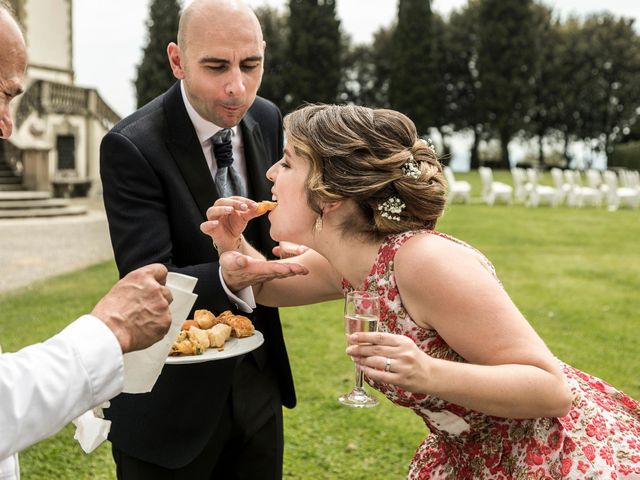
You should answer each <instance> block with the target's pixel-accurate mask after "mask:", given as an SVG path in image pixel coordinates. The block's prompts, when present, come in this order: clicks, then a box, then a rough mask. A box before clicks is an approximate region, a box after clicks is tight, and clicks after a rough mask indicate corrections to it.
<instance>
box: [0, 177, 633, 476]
mask: <svg viewBox="0 0 640 480" xmlns="http://www.w3.org/2000/svg"><path fill="white" fill-rule="evenodd" d="M456 176H457V177H459V178H460V179H469V180H471V181H472V183H473V184H474V185H477V178H475V177H474V176H473V175H472V174H468V175H463V174H456ZM474 192H479V189H478V187H475V188H474ZM439 229H440V230H442V231H444V232H447V233H450V234H452V235H454V236H457V237H459V238H461V239H464V240H466V241H467V242H469V243H471V244H472V245H474V246H476V247H477V248H479V249H480V250H481V251H483V252H484V253H485V254H486V255H487V256H488V257H489V258H490V259H491V260H492V261H493V263H494V265H495V266H496V269H497V271H498V274H499V275H500V278H501V280H502V282H503V284H504V285H505V288H506V289H507V291H508V292H509V293H510V295H511V297H512V298H513V299H514V301H515V302H516V304H517V305H519V307H520V308H521V310H522V311H523V312H524V314H525V316H526V317H527V318H528V319H529V321H530V322H531V323H532V325H533V326H534V327H535V328H536V330H537V331H538V332H539V333H540V335H541V336H542V337H543V338H544V339H545V341H546V342H547V344H548V345H549V347H550V348H551V350H552V351H553V352H554V353H555V354H556V355H557V356H558V357H560V358H561V359H563V360H564V361H566V362H568V363H570V364H572V365H574V366H576V367H578V368H580V369H582V370H584V371H586V372H589V373H592V374H594V375H597V376H599V377H601V378H603V379H605V380H607V381H608V382H610V383H612V384H613V385H615V386H617V387H619V388H620V389H622V390H624V391H625V392H627V393H628V394H630V395H631V396H633V397H635V398H640V355H638V354H637V349H638V338H640V322H639V320H640V319H639V315H638V312H639V311H640V295H638V292H640V275H639V273H640V248H638V238H640V212H638V211H629V210H619V211H616V212H607V211H606V210H603V209H594V208H585V209H569V208H566V207H559V208H555V209H552V208H546V207H540V208H537V209H527V208H525V207H522V206H519V205H512V206H502V205H496V206H494V207H487V206H485V205H482V204H480V203H478V202H473V203H472V204H470V205H452V206H450V207H448V209H447V211H446V213H445V215H444V217H443V219H442V221H441V222H440V224H439ZM115 279H116V272H115V268H114V266H113V264H111V263H107V264H102V265H98V266H95V267H92V268H89V269H87V270H83V271H81V272H77V273H74V274H70V275H65V276H61V277H58V278H56V279H54V280H51V281H47V282H43V283H40V284H37V285H34V286H32V287H30V288H28V289H25V290H20V291H18V292H14V293H12V294H10V295H4V296H0V311H1V312H2V314H1V318H0V339H2V344H3V347H4V349H5V351H14V350H16V349H18V348H20V347H21V346H24V345H27V344H29V343H33V342H36V341H39V340H42V339H44V338H46V337H48V336H50V335H52V334H54V333H55V332H56V331H58V330H60V329H61V328H63V326H64V325H65V324H66V323H68V322H69V320H71V319H72V318H75V317H77V316H78V315H80V314H82V313H84V312H86V311H89V310H90V309H91V307H92V306H93V304H94V303H95V302H96V301H97V299H98V298H99V297H100V296H101V295H103V294H104V292H106V291H107V290H108V288H109V287H110V285H111V284H112V283H113V282H114V281H115ZM340 312H341V305H340V303H339V302H332V303H327V304H321V305H313V306H307V307H298V308H287V309H283V310H282V318H283V324H284V330H285V335H286V338H287V345H288V349H289V354H290V357H291V362H292V368H293V370H294V376H295V378H296V386H297V391H298V406H297V407H296V408H295V409H294V410H287V411H286V412H285V438H286V451H285V478H287V479H305V480H306V479H326V478H329V479H345V480H359V479H362V480H364V479H371V478H374V479H376V480H378V479H398V478H403V477H404V476H405V474H406V469H407V465H408V463H409V462H410V460H411V457H412V455H413V452H414V450H415V448H416V447H417V446H418V444H419V443H420V442H421V441H422V439H423V438H424V435H425V433H426V431H425V428H424V426H423V424H422V422H421V420H420V419H419V418H418V417H417V416H416V415H414V414H413V413H412V412H409V411H406V410H405V409H400V408H397V407H394V406H392V405H391V404H390V403H389V402H387V401H386V400H384V399H383V400H382V402H381V406H380V407H378V408H375V409H370V410H363V411H360V410H351V409H346V408H344V407H341V406H339V405H338V404H337V402H336V400H335V398H336V397H337V396H338V395H340V394H342V393H344V392H346V391H347V390H348V389H349V388H350V387H351V385H352V382H353V367H352V364H351V361H350V360H349V359H348V357H346V355H344V347H345V345H344V335H343V333H342V322H341V320H340V317H341V313H340ZM21 460H22V461H21V463H22V469H23V477H24V478H25V479H29V480H44V479H47V480H48V479H51V478H56V479H109V480H112V479H113V478H115V475H114V473H113V471H114V467H113V462H112V460H111V456H110V450H109V447H108V446H107V445H102V446H101V447H100V448H99V449H98V450H97V451H96V452H94V453H93V454H91V455H84V454H83V453H82V451H81V450H80V448H79V447H78V446H77V444H76V443H75V441H74V440H73V429H72V428H71V427H67V428H66V429H65V430H63V431H62V432H60V433H59V434H58V435H56V436H54V437H53V438H51V439H49V440H46V441H43V442H41V443H39V444H37V445H36V446H34V447H31V448H30V449H28V450H26V451H25V452H23V453H22V454H21Z"/></svg>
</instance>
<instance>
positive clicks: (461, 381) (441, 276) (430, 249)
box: [348, 235, 571, 418]
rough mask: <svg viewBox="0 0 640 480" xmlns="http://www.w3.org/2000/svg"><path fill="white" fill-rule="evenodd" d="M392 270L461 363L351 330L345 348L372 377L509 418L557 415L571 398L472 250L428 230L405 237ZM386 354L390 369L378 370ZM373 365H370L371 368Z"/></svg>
mask: <svg viewBox="0 0 640 480" xmlns="http://www.w3.org/2000/svg"><path fill="white" fill-rule="evenodd" d="M395 262H396V263H395V274H396V281H397V284H398V288H399V291H400V295H401V297H402V301H403V304H404V306H405V308H406V309H407V311H408V313H409V315H410V316H411V318H412V319H413V320H414V321H415V322H416V323H418V324H419V325H421V326H423V327H426V328H433V329H435V330H436V331H437V332H438V334H439V335H440V336H441V337H442V338H443V339H444V340H445V341H446V342H447V344H448V345H449V346H450V347H451V348H452V349H453V350H454V351H456V352H457V353H458V354H459V355H460V356H462V357H463V358H464V359H465V360H467V361H468V362H469V363H459V362H453V361H446V360H440V359H435V358H433V357H430V356H429V355H427V354H425V353H424V352H422V351H421V350H420V349H419V348H418V347H417V346H416V345H415V344H414V343H413V342H412V341H411V340H410V339H408V338H406V337H402V336H397V335H388V334H369V335H366V336H365V335H363V334H356V335H354V336H353V338H352V339H351V340H350V342H351V343H362V342H371V343H373V344H374V345H373V346H370V347H367V346H357V345H353V346H351V347H349V352H348V353H349V354H350V355H355V356H359V355H362V356H365V357H367V358H363V359H361V361H362V362H363V363H364V365H367V367H368V368H365V373H366V374H367V375H368V376H369V377H370V378H372V379H374V380H378V381H381V382H385V383H392V384H396V385H399V386H401V387H402V388H405V389H407V390H409V391H412V392H416V393H426V394H429V395H435V396H437V397H439V398H442V399H443V400H446V401H449V402H452V403H456V404H458V405H462V406H464V407H467V408H471V409H474V410H478V411H480V412H483V413H486V414H489V415H496V416H501V417H510V418H535V417H555V416H563V415H565V414H566V413H567V412H568V409H569V407H570V402H571V395H570V391H569V389H568V387H567V385H566V382H565V379H564V376H563V373H562V371H561V368H560V365H559V362H558V361H557V360H556V359H555V357H554V356H553V355H552V354H551V352H550V351H549V350H548V348H547V347H546V345H545V344H544V342H543V341H542V339H541V338H540V337H539V336H538V335H537V334H536V332H535V331H534V330H533V328H532V327H531V326H530V325H529V323H528V322H527V321H526V319H525V318H524V317H523V316H522V314H521V313H520V311H519V310H518V309H517V307H516V306H515V305H514V304H513V302H512V301H511V299H510V298H509V296H508V295H507V293H506V292H505V291H504V289H503V288H502V287H501V285H500V284H499V283H498V281H497V280H496V279H495V278H494V277H493V275H492V274H491V273H490V272H489V270H488V269H487V268H486V267H485V265H483V263H482V262H481V261H480V259H479V257H478V255H477V254H476V253H475V252H473V251H472V250H470V249H468V248H466V247H463V246H460V245H458V244H456V243H454V242H451V241H450V240H446V239H443V238H440V237H437V236H434V235H422V236H419V237H415V238H413V239H412V240H410V241H408V242H407V243H406V244H405V245H404V246H403V247H402V248H401V249H400V250H399V251H398V253H397V255H396V259H395ZM387 357H389V358H391V359H392V367H391V372H384V371H379V370H376V368H378V369H382V370H384V366H385V363H386V358H387ZM371 367H373V368H371Z"/></svg>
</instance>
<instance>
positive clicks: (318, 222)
mask: <svg viewBox="0 0 640 480" xmlns="http://www.w3.org/2000/svg"><path fill="white" fill-rule="evenodd" d="M313 231H314V232H321V231H322V215H318V218H316V223H315V224H314V225H313Z"/></svg>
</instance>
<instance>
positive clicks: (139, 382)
mask: <svg viewBox="0 0 640 480" xmlns="http://www.w3.org/2000/svg"><path fill="white" fill-rule="evenodd" d="M197 281H198V279H197V278H194V277H190V276H188V275H182V274H180V273H175V272H169V273H168V275H167V287H168V288H169V290H171V294H172V295H173V302H171V306H170V310H171V326H170V327H169V331H168V332H167V334H166V335H165V337H164V338H163V339H162V340H159V341H158V342H156V343H154V344H153V345H151V346H150V347H148V348H146V349H144V350H140V351H137V352H130V353H126V354H125V355H124V388H123V392H124V393H147V392H150V391H151V389H152V388H153V386H154V385H155V383H156V380H158V377H159V376H160V372H161V371H162V367H163V366H164V362H165V360H166V359H167V356H168V355H169V351H170V350H171V345H172V344H173V341H174V340H175V338H176V336H177V335H178V332H179V331H180V327H181V326H182V324H183V323H184V321H185V320H186V318H187V315H189V312H190V311H191V307H193V304H194V303H195V301H196V298H198V296H197V295H196V294H195V293H192V292H193V289H194V287H195V286H196V283H197ZM108 407H109V402H105V403H103V404H102V405H100V406H98V407H96V408H94V409H93V410H89V411H88V412H85V413H84V414H82V415H80V416H79V417H78V418H76V419H75V420H73V423H74V424H75V426H76V432H75V435H74V436H73V438H75V439H76V440H77V441H78V442H79V443H80V446H81V447H82V449H83V450H84V451H85V452H86V453H91V452H92V451H93V450H95V449H96V448H97V447H98V446H99V445H100V444H101V443H102V442H104V441H105V440H106V439H107V435H108V434H109V430H110V429H111V422H110V421H109V420H105V419H104V415H103V413H102V409H103V408H108Z"/></svg>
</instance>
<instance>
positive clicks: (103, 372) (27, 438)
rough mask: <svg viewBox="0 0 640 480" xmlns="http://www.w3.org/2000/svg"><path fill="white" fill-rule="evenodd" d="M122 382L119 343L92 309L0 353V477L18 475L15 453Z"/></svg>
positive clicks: (116, 390) (1, 479)
mask: <svg viewBox="0 0 640 480" xmlns="http://www.w3.org/2000/svg"><path fill="white" fill-rule="evenodd" d="M123 382H124V367H123V355H122V349H121V347H120V344H119V343H118V341H117V339H116V337H115V336H114V335H113V333H112V332H111V330H109V328H108V327H107V326H106V325H105V324H104V323H103V322H102V321H100V320H98V319H97V318H95V317H93V316H91V315H84V316H82V317H80V318H79V319H78V320H76V321H75V322H73V323H72V324H70V325H69V326H67V327H66V328H65V329H64V330H62V331H61V332H60V333H58V334H57V335H55V336H53V337H51V338H50V339H48V340H47V341H45V342H44V343H39V344H35V345H30V346H28V347H25V348H23V349H22V350H20V351H18V352H16V353H4V354H0V459H4V460H0V480H6V479H16V478H19V470H18V467H17V459H16V457H15V456H14V454H15V453H17V452H19V451H20V450H23V449H25V448H27V447H29V446H30V445H32V444H34V443H36V442H38V441H39V440H42V439H44V438H46V437H49V436H51V435H53V434H55V433H57V432H58V431H59V430H60V429H62V427H64V426H65V425H66V424H67V423H69V422H70V421H71V420H72V419H74V418H76V417H77V416H78V415H80V414H82V413H83V412H86V411H87V410H89V409H91V408H93V407H95V406H97V405H99V404H101V403H103V402H105V401H107V400H109V399H110V398H113V397H115V396H116V395H117V394H118V393H120V392H121V391H122V388H123Z"/></svg>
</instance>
